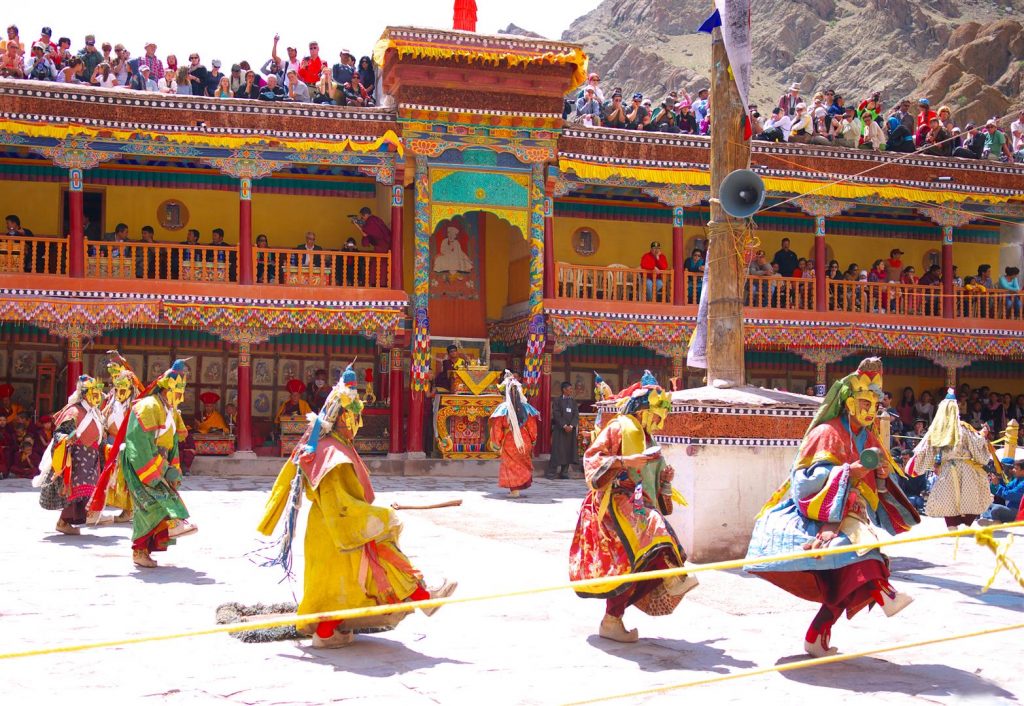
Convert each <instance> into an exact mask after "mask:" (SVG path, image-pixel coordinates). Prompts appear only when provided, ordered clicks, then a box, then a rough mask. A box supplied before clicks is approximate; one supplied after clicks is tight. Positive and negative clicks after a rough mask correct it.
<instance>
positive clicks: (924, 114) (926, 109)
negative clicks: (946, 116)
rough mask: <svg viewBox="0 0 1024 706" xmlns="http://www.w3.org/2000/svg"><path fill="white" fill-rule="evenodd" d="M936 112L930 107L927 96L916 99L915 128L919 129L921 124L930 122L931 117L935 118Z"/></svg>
mask: <svg viewBox="0 0 1024 706" xmlns="http://www.w3.org/2000/svg"><path fill="white" fill-rule="evenodd" d="M937 117H938V114H936V112H935V111H934V110H932V109H931V103H930V102H929V101H928V99H927V98H921V99H920V100H918V101H917V118H916V119H915V125H916V129H918V130H919V129H921V126H923V125H927V124H928V123H929V122H931V119H932V118H937Z"/></svg>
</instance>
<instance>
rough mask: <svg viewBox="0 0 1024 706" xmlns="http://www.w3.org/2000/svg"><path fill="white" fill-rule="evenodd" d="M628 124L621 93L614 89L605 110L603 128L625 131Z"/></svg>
mask: <svg viewBox="0 0 1024 706" xmlns="http://www.w3.org/2000/svg"><path fill="white" fill-rule="evenodd" d="M628 122H629V120H628V118H627V117H626V108H625V106H624V105H623V104H622V91H621V90H618V89H616V91H615V92H614V93H612V100H611V102H610V103H609V104H608V105H607V106H606V108H605V117H604V126H605V127H613V128H618V129H620V130H621V129H625V127H626V124H627V123H628Z"/></svg>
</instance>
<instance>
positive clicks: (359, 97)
mask: <svg viewBox="0 0 1024 706" xmlns="http://www.w3.org/2000/svg"><path fill="white" fill-rule="evenodd" d="M341 93H342V95H343V96H344V97H345V104H346V105H351V106H355V107H357V108H367V107H369V106H372V105H373V100H371V99H370V94H369V93H367V91H366V88H365V87H364V86H363V84H361V83H360V82H359V74H352V78H351V79H349V82H348V83H346V84H345V85H344V86H342V88H341Z"/></svg>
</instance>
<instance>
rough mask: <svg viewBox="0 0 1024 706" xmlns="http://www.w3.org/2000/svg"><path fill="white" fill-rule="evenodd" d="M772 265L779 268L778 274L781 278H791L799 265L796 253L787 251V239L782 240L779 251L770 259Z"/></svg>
mask: <svg viewBox="0 0 1024 706" xmlns="http://www.w3.org/2000/svg"><path fill="white" fill-rule="evenodd" d="M772 264H773V265H778V266H779V274H780V275H781V276H783V277H792V276H793V272H794V271H795V270H796V268H797V265H798V264H800V261H799V259H798V258H797V256H796V253H795V252H793V251H792V250H790V249H789V238H783V239H782V243H781V244H780V248H779V250H778V251H777V252H776V253H775V257H773V258H772Z"/></svg>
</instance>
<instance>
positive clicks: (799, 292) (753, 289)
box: [743, 275, 814, 311]
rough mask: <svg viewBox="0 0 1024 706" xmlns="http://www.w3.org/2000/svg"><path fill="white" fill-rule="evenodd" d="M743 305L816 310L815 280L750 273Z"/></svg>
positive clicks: (752, 307) (757, 307) (758, 307)
mask: <svg viewBox="0 0 1024 706" xmlns="http://www.w3.org/2000/svg"><path fill="white" fill-rule="evenodd" d="M743 306H745V307H747V308H749V309H800V310H802V311H814V280H813V279H797V278H795V277H761V276H755V275H749V276H748V277H747V278H746V283H745V285H744V287H743Z"/></svg>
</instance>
